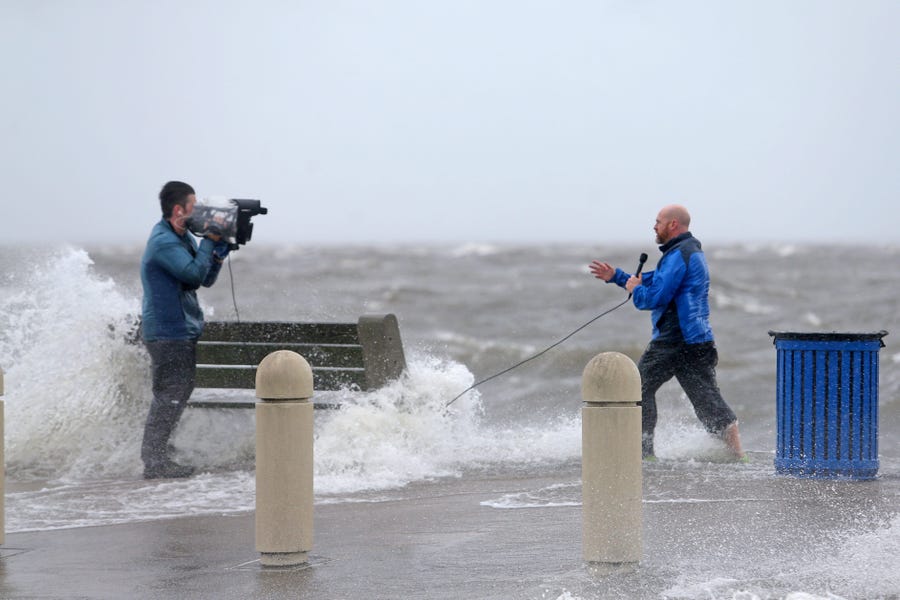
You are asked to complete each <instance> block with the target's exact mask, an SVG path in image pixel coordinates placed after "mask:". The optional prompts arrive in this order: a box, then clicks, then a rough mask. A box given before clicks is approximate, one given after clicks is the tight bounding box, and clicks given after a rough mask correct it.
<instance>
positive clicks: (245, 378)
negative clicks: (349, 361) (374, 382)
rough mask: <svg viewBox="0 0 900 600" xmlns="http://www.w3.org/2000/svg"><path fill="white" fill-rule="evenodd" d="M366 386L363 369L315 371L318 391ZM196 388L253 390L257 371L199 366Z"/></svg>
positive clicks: (314, 382)
mask: <svg viewBox="0 0 900 600" xmlns="http://www.w3.org/2000/svg"><path fill="white" fill-rule="evenodd" d="M365 384H366V373H365V371H364V370H363V369H315V368H314V369H313V388H315V389H317V390H323V391H333V390H339V389H341V388H344V387H348V386H357V387H358V388H359V389H365ZM195 387H198V388H237V389H250V390H252V389H255V388H256V369H255V368H252V367H251V368H229V367H219V366H212V365H202V364H198V365H197V378H196V381H195Z"/></svg>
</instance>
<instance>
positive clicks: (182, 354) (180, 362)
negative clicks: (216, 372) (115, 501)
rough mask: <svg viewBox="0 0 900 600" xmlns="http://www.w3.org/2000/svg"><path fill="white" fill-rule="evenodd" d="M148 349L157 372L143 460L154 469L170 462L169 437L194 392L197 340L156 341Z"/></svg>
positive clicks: (154, 374) (154, 377) (142, 446)
mask: <svg viewBox="0 0 900 600" xmlns="http://www.w3.org/2000/svg"><path fill="white" fill-rule="evenodd" d="M145 345H146V346H147V352H149V353H150V364H151V367H152V370H153V402H152V404H151V405H150V412H149V414H148V415H147V422H146V424H145V425H144V441H143V444H141V460H143V461H144V465H145V466H147V467H154V466H159V465H162V464H164V463H166V462H167V461H168V460H169V451H168V442H169V437H170V436H171V435H172V431H173V430H174V429H175V426H176V425H177V424H178V420H179V419H180V418H181V413H183V412H184V409H185V407H186V406H187V402H188V399H190V397H191V392H193V391H194V375H195V372H196V370H197V340H156V341H153V342H145Z"/></svg>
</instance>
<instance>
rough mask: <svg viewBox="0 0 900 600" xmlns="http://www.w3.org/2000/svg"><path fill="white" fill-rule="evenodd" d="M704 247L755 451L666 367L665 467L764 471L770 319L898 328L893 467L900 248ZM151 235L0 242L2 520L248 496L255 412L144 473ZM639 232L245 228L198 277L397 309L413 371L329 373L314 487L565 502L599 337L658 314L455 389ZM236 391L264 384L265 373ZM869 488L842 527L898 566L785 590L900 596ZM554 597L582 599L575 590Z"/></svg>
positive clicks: (532, 503) (213, 304)
mask: <svg viewBox="0 0 900 600" xmlns="http://www.w3.org/2000/svg"><path fill="white" fill-rule="evenodd" d="M705 250H706V253H707V258H708V262H709V265H710V270H711V272H712V286H711V308H712V325H713V329H714V332H715V335H716V342H717V345H718V349H719V355H720V363H719V367H718V375H719V384H720V387H721V389H722V392H723V394H724V396H725V398H726V400H727V401H728V402H729V404H730V405H731V406H732V408H733V409H734V410H735V412H736V413H737V414H738V417H739V420H740V426H741V431H742V434H743V443H744V447H745V448H746V449H748V450H750V451H751V452H752V455H753V457H754V458H753V462H752V463H751V464H750V465H738V464H730V463H728V462H727V456H726V455H725V453H724V452H723V451H722V448H721V446H720V442H719V441H718V440H716V439H713V438H711V437H710V436H708V435H707V434H706V433H705V432H704V431H703V429H702V428H701V427H700V425H699V423H698V422H697V420H696V418H695V417H694V415H693V412H692V409H691V408H690V405H689V403H688V402H687V400H686V398H684V396H683V393H682V391H681V389H680V388H679V387H678V386H677V384H676V383H675V382H671V383H669V384H667V385H666V386H664V387H663V389H662V390H661V391H660V394H659V398H658V401H659V409H660V423H659V429H658V434H657V448H656V449H657V454H658V457H659V460H660V464H662V465H665V468H667V469H671V470H672V472H673V473H675V474H677V473H678V472H679V471H681V470H682V469H683V470H684V472H685V473H687V472H688V471H690V473H691V474H692V475H691V476H696V473H697V472H698V471H699V472H703V471H704V470H707V469H708V470H709V471H710V472H711V473H712V472H714V473H715V477H716V478H717V479H721V480H722V481H723V484H722V485H726V486H727V484H728V481H729V479H731V480H733V481H738V480H745V479H746V478H754V477H757V478H766V477H769V476H774V475H773V474H774V468H773V466H772V455H773V452H774V449H775V439H776V419H775V417H776V403H775V400H776V386H775V374H776V350H775V348H774V346H773V343H772V338H771V337H770V335H769V333H768V332H769V331H770V330H776V331H795V332H833V331H838V332H877V331H880V330H887V331H888V332H889V335H888V336H887V337H885V338H884V341H885V343H886V347H884V348H882V349H881V351H880V386H879V390H878V396H879V407H878V408H879V436H880V437H879V450H880V461H881V464H880V473H881V476H882V477H886V478H892V477H893V478H896V477H898V476H900V302H898V299H897V297H898V293H900V269H898V268H897V266H896V265H897V263H898V261H900V246H885V245H872V246H865V247H862V246H839V247H830V246H803V245H790V244H759V245H749V244H744V245H741V244H734V245H708V246H707V247H705ZM141 251H142V246H133V247H86V248H79V247H65V248H57V249H46V248H41V249H38V248H22V247H11V246H0V367H2V369H3V371H4V373H5V396H4V397H3V400H4V402H5V413H6V432H5V433H6V469H7V498H6V527H7V532H23V531H34V530H47V529H57V528H71V527H81V526H90V525H101V524H114V523H124V522H132V521H146V520H153V519H165V518H170V517H173V516H181V515H188V514H192V515H196V514H223V513H229V512H235V513H240V512H248V511H251V510H253V503H254V470H253V460H254V457H253V452H254V450H253V448H254V439H253V436H254V428H253V414H252V411H250V410H230V411H229V410H209V409H191V410H189V411H187V412H186V413H185V417H184V418H183V420H182V423H181V425H180V427H179V429H178V430H177V433H176V435H175V438H174V443H175V446H176V448H177V449H178V450H177V452H178V455H177V458H178V459H179V460H182V461H184V462H187V463H190V464H193V465H196V466H197V467H198V468H199V470H200V471H201V474H200V475H197V476H195V477H193V478H191V479H189V480H185V481H179V482H168V483H166V484H160V483H158V482H145V481H143V480H141V479H140V475H141V467H142V465H141V463H140V460H139V445H140V439H141V433H142V425H143V420H144V418H145V416H146V411H147V408H148V406H149V402H150V386H149V361H148V357H147V356H146V354H145V352H144V351H143V348H142V347H141V346H136V345H133V344H129V343H128V342H127V341H126V335H125V332H127V331H128V329H129V327H130V326H131V324H132V323H133V321H134V317H135V315H137V314H138V313H139V311H140V299H141V290H140V280H139V272H138V268H139V260H140V254H141ZM641 252H647V253H648V254H649V255H650V260H649V262H648V263H647V266H646V267H645V269H652V268H653V267H654V265H655V261H656V259H657V257H658V251H657V249H656V248H655V246H653V245H650V244H647V245H644V246H638V245H635V246H633V247H626V248H623V247H605V246H603V245H594V246H588V245H585V246H578V245H550V246H535V245H516V246H511V245H491V244H461V245H447V246H424V245H423V246H413V245H398V246H335V247H322V246H316V247H310V246H306V245H302V244H296V245H280V246H271V245H266V244H264V243H256V242H252V243H250V244H248V245H247V246H244V247H242V248H241V249H240V250H239V251H237V252H234V253H233V254H232V257H231V260H230V265H228V266H227V267H226V268H224V269H223V271H222V274H221V276H220V278H219V281H218V283H217V284H216V285H215V286H214V287H213V288H211V289H208V290H206V289H204V290H201V291H200V297H201V302H202V304H203V306H204V310H205V312H206V315H207V318H208V319H211V320H235V319H237V318H240V319H241V320H244V321H253V320H296V321H356V319H357V318H358V317H359V316H360V315H362V314H366V313H393V314H395V315H396V316H397V318H398V320H399V323H400V331H401V336H402V339H403V343H404V347H405V350H406V356H407V360H408V363H409V370H408V372H407V374H406V375H405V376H404V377H403V378H402V379H401V380H400V381H397V382H395V383H394V384H392V385H390V386H388V387H386V388H384V389H382V390H378V391H375V392H370V393H354V392H349V391H346V392H333V393H331V395H332V396H336V397H337V399H338V400H339V401H340V402H342V403H343V405H344V408H343V409H342V410H339V411H317V415H316V442H315V451H316V456H315V488H316V502H317V503H318V504H329V503H350V502H361V503H362V502H376V501H390V500H391V498H394V497H397V495H398V494H402V493H403V490H404V489H406V488H408V486H412V485H414V486H428V485H441V486H447V485H450V484H452V482H453V481H455V480H456V481H458V480H462V479H465V480H472V479H478V478H484V479H487V478H491V477H499V476H503V477H506V476H516V477H521V478H524V479H526V480H527V479H528V478H534V479H535V481H537V480H538V479H540V480H541V481H542V482H544V483H542V484H541V485H540V486H537V487H535V489H534V490H531V491H530V493H526V494H514V495H498V497H497V498H496V499H495V500H493V501H491V502H489V503H488V505H490V506H492V507H494V508H495V509H496V510H498V511H503V510H524V509H528V508H534V507H543V508H552V507H554V506H573V505H578V504H579V503H580V502H581V490H580V485H579V484H580V482H579V479H578V478H579V475H580V472H579V470H578V469H579V465H580V454H581V419H580V410H581V405H582V403H581V396H580V384H581V374H582V370H583V368H584V366H585V365H586V364H587V362H588V361H589V360H590V359H591V358H592V357H593V356H594V355H596V354H597V353H599V352H606V351H617V352H622V353H625V354H626V355H628V356H630V357H631V358H633V359H634V360H635V361H637V359H638V358H639V356H640V354H641V352H642V350H643V348H644V346H645V345H646V343H647V341H648V340H649V337H650V322H649V315H648V314H647V313H642V312H639V311H637V310H635V309H634V308H633V306H631V305H630V304H626V305H625V306H622V307H621V308H618V309H617V310H615V311H613V312H612V313H610V314H608V315H606V316H604V317H602V318H600V319H598V320H597V321H596V322H594V323H593V324H591V325H590V326H588V327H586V328H585V329H583V330H582V331H580V332H579V333H577V334H576V335H574V336H572V337H571V338H570V339H568V340H567V341H565V342H564V343H563V344H561V345H560V346H558V347H556V348H554V349H553V350H551V351H549V352H547V353H546V354H545V355H543V356H541V357H540V358H538V359H536V360H533V361H530V362H528V363H526V364H524V365H523V366H521V367H519V368H517V369H515V370H513V371H511V372H510V373H508V374H506V375H504V376H502V377H498V378H496V379H494V380H492V381H490V382H488V383H485V384H484V385H482V386H480V387H478V388H477V389H476V390H475V391H474V392H471V393H469V394H466V395H465V396H463V397H462V398H460V399H459V400H458V401H456V402H455V403H454V404H453V405H452V407H451V409H450V410H445V405H446V403H447V402H448V401H450V400H451V399H452V398H454V397H455V396H456V395H457V394H459V393H460V392H462V391H463V390H464V389H466V388H467V387H469V386H470V385H472V384H473V383H474V382H475V381H479V380H481V379H484V378H486V377H489V376H491V375H493V374H494V373H497V372H499V371H501V370H503V369H505V368H507V367H509V366H511V365H513V364H516V363H518V362H520V361H522V360H524V359H526V358H528V357H530V356H533V355H534V354H536V353H538V352H540V351H541V350H543V349H544V348H546V347H547V346H550V345H551V344H553V343H555V342H557V341H558V340H560V339H561V338H563V337H564V336H566V335H567V334H569V333H571V332H572V331H574V330H575V329H576V328H578V327H580V326H581V325H583V324H585V323H586V322H588V321H589V320H591V319H592V318H594V317H596V316H597V315H598V314H600V313H601V312H603V311H604V310H607V309H609V308H612V307H614V306H615V305H616V304H619V303H620V302H622V301H623V300H625V298H626V295H627V294H626V292H624V291H623V290H622V289H620V288H618V287H615V286H613V285H608V284H605V283H603V282H600V281H598V280H596V279H594V278H593V277H592V276H591V275H590V273H589V271H588V264H589V263H590V261H591V260H593V259H603V260H607V261H609V262H612V263H614V264H616V265H619V266H621V267H623V268H624V269H626V270H629V271H632V270H634V269H635V267H636V266H637V258H638V255H639V254H640V253H641ZM197 393H200V394H202V393H204V392H197ZM234 393H235V394H236V395H240V394H246V395H249V396H250V397H252V391H251V392H238V391H235V392H234ZM554 474H559V478H560V481H559V482H558V484H557V485H551V486H549V487H548V486H547V485H546V478H547V477H548V476H554ZM673 493H674V492H673ZM651 495H655V496H654V497H647V491H646V490H645V502H648V501H650V502H652V501H658V500H659V499H660V498H662V497H666V492H665V490H659V489H656V490H654V491H653V492H652V494H651ZM878 506H880V507H886V508H882V509H880V510H881V512H882V514H881V516H882V517H883V519H879V522H880V524H877V523H875V522H874V521H871V522H869V521H867V520H865V519H863V520H860V521H859V522H858V523H857V525H856V526H855V527H856V528H855V529H854V528H850V529H848V530H847V531H846V535H847V536H848V538H853V536H865V539H866V543H865V544H864V548H865V550H862V551H863V552H871V555H870V556H863V557H862V559H861V560H864V561H868V562H870V563H871V562H872V561H881V560H884V557H885V556H886V555H887V556H893V557H894V560H893V561H891V562H889V563H887V564H893V567H889V566H885V567H884V568H881V569H876V570H875V572H874V575H873V573H872V571H871V570H868V571H866V574H865V576H863V575H862V574H861V572H860V571H858V570H855V569H853V568H852V567H848V572H847V573H843V574H842V579H841V581H843V582H844V587H843V588H841V589H840V590H838V591H837V592H833V591H832V589H831V587H830V586H829V585H828V583H827V582H824V583H822V584H821V585H820V586H818V587H817V585H818V584H816V583H815V582H810V581H804V582H800V583H798V584H797V587H796V588H795V589H792V590H790V591H791V594H793V596H792V598H794V600H798V599H800V598H841V597H873V596H874V597H894V598H896V597H897V595H898V594H900V589H898V588H896V587H894V586H895V585H898V583H897V582H898V579H897V575H896V573H897V569H896V565H897V564H898V560H900V558H898V546H900V518H898V516H897V514H898V513H900V506H897V501H896V498H894V499H892V500H889V501H887V502H882V503H879V504H878ZM885 523H887V525H885ZM712 560H713V561H714V559H712ZM876 564H879V563H877V562H876ZM707 566H709V565H707ZM714 571H715V569H714V562H713V572H714ZM708 573H709V571H708V570H705V571H703V574H702V576H701V575H697V577H699V578H700V579H701V580H703V578H709V577H708ZM855 573H860V574H855ZM682 575H685V576H686V577H687V579H690V574H689V573H688V574H682ZM773 577H774V574H773ZM854 577H858V578H859V580H858V581H854V579H853V578H854ZM879 578H880V579H879ZM712 579H715V578H712ZM848 580H849V584H848V583H847V581H848ZM684 581H685V577H681V578H679V582H680V583H679V584H678V585H676V584H675V583H673V584H672V585H671V586H670V587H668V588H663V589H660V590H658V592H659V597H692V598H710V597H716V598H718V597H725V598H739V599H741V600H745V599H746V600H749V599H750V598H762V597H784V596H785V594H784V593H783V590H784V581H783V580H779V582H778V584H777V585H775V584H774V583H773V584H771V586H770V588H769V589H771V590H773V591H771V594H772V595H771V596H768V595H766V594H765V593H761V592H759V591H757V592H755V593H754V594H750V595H746V596H742V595H740V594H739V593H737V592H734V591H733V588H729V587H728V586H725V587H721V586H718V587H717V586H716V585H714V582H713V583H710V585H706V586H704V585H701V584H702V583H703V581H699V582H697V581H695V582H694V583H693V584H691V585H684ZM557 584H559V582H557ZM736 585H737V587H738V589H739V588H740V585H739V584H736ZM754 585H755V586H756V589H757V590H759V589H762V590H766V589H767V588H766V586H767V585H769V584H767V583H766V580H765V578H764V579H763V581H762V583H760V582H759V581H758V580H757V581H755V583H754ZM557 587H562V588H565V582H562V585H561V586H557ZM710 590H712V591H710ZM723 590H724V591H723ZM775 590H778V591H775ZM848 590H849V591H848ZM854 590H855V591H854ZM873 590H874V591H873ZM552 597H553V598H557V597H558V598H560V599H563V600H565V599H567V598H568V599H575V598H579V596H578V595H577V593H575V592H565V593H564V594H563V595H554V596H552Z"/></svg>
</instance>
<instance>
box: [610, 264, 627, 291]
mask: <svg viewBox="0 0 900 600" xmlns="http://www.w3.org/2000/svg"><path fill="white" fill-rule="evenodd" d="M630 278H631V275H630V274H628V273H626V272H625V271H623V270H622V269H620V268H618V267H616V272H615V274H614V275H613V276H612V279H610V280H609V281H607V282H606V283H614V284H616V285H617V286H619V287H620V288H624V287H625V282H626V281H628V280H629V279H630Z"/></svg>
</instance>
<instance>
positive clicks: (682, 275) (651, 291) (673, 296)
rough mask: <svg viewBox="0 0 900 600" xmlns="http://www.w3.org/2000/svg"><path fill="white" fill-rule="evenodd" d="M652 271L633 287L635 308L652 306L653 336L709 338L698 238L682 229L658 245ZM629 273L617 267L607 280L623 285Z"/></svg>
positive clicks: (695, 340)
mask: <svg viewBox="0 0 900 600" xmlns="http://www.w3.org/2000/svg"><path fill="white" fill-rule="evenodd" d="M659 249H660V251H661V252H662V253H663V255H662V257H661V258H660V259H659V262H658V263H657V264H656V270H655V271H649V272H647V273H644V276H643V284H642V285H639V286H637V287H636V288H634V291H633V293H634V295H633V297H632V298H633V301H634V306H635V308H639V309H641V310H652V311H653V313H652V316H651V320H652V322H653V339H654V340H656V341H661V342H662V341H682V340H683V341H684V342H686V343H688V344H699V343H702V342H711V341H713V333H712V328H711V327H710V325H709V267H708V266H707V265H706V257H705V256H704V254H703V250H701V247H700V240H698V239H697V238H695V237H694V236H693V235H691V233H690V232H687V233H683V234H681V235H679V236H678V237H675V238H673V239H671V240H669V241H668V242H666V243H665V244H663V245H662V246H660V247H659ZM629 277H631V275H629V274H627V273H625V272H624V271H622V270H621V269H616V274H615V275H614V276H613V278H612V279H611V280H610V282H611V283H616V284H618V285H620V286H622V287H625V282H626V281H628V278H629Z"/></svg>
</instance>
